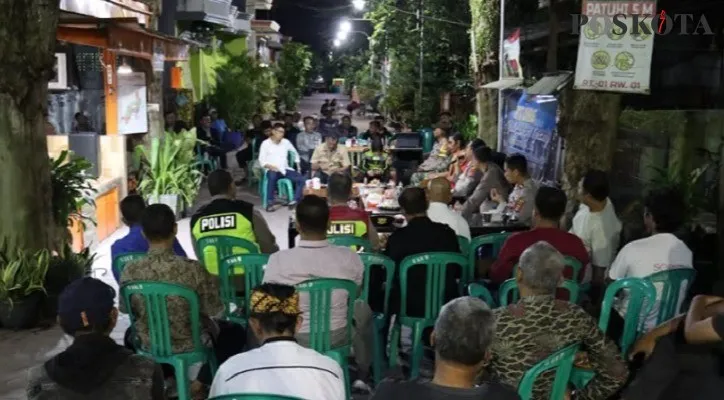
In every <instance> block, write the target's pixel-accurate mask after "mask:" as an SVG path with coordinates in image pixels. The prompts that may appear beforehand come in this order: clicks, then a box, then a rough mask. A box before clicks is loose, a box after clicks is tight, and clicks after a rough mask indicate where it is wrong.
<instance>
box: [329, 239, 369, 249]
mask: <svg viewBox="0 0 724 400" xmlns="http://www.w3.org/2000/svg"><path fill="white" fill-rule="evenodd" d="M327 241H328V242H329V243H330V244H333V245H335V246H342V247H349V248H351V249H352V250H353V251H357V249H359V248H360V247H361V248H362V249H363V250H362V251H366V252H371V251H372V243H370V241H369V240H367V239H365V238H361V237H359V236H353V235H327Z"/></svg>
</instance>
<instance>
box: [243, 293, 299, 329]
mask: <svg viewBox="0 0 724 400" xmlns="http://www.w3.org/2000/svg"><path fill="white" fill-rule="evenodd" d="M254 291H259V292H263V293H264V294H267V295H269V296H272V297H276V298H277V299H279V300H281V301H284V300H286V299H288V298H290V297H292V296H294V293H295V291H296V289H295V288H294V286H289V285H282V284H278V283H262V284H261V285H259V286H257V287H256V288H255V289H254ZM249 317H251V318H254V319H256V320H257V321H259V325H261V330H262V331H264V332H266V333H272V334H278V335H281V334H283V333H286V332H292V333H294V328H295V327H296V324H297V318H298V317H299V316H298V315H291V314H285V313H283V312H270V313H251V315H249Z"/></svg>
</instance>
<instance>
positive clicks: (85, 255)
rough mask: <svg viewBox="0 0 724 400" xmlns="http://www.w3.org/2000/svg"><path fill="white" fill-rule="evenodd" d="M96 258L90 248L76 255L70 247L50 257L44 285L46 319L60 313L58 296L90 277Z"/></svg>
mask: <svg viewBox="0 0 724 400" xmlns="http://www.w3.org/2000/svg"><path fill="white" fill-rule="evenodd" d="M95 258H96V254H95V253H91V252H90V248H85V249H84V250H83V251H81V252H80V253H76V252H74V251H73V249H71V247H70V246H66V247H65V248H64V249H63V250H62V251H61V252H60V253H58V254H55V255H53V256H51V257H50V261H49V264H48V272H47V274H46V275H45V281H44V285H43V286H44V287H45V292H46V296H45V300H44V302H43V307H42V310H41V311H42V312H41V314H42V315H43V317H44V318H45V319H53V318H55V316H56V315H57V312H58V296H60V293H62V292H63V289H65V287H66V286H68V284H70V283H71V282H73V281H75V280H76V279H79V278H81V277H83V276H86V275H90V273H91V270H92V268H93V262H94V261H95Z"/></svg>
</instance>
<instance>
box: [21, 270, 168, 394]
mask: <svg viewBox="0 0 724 400" xmlns="http://www.w3.org/2000/svg"><path fill="white" fill-rule="evenodd" d="M115 297H116V294H115V291H114V290H113V288H111V287H110V286H108V285H106V284H105V283H103V282H102V281H100V280H98V279H94V278H90V277H85V278H81V279H78V280H76V281H75V282H73V283H71V284H70V285H68V286H67V287H66V288H65V290H64V291H63V293H62V294H61V295H60V298H59V304H58V322H59V324H60V327H61V328H62V329H63V331H64V332H65V333H67V334H68V335H71V336H73V344H72V345H71V346H70V347H68V348H67V349H66V350H65V351H64V352H62V353H60V354H58V355H57V356H55V357H53V358H51V359H50V360H48V361H47V362H46V363H45V364H43V365H39V366H36V367H34V368H31V369H30V372H29V378H28V387H27V398H28V399H29V400H45V399H55V400H61V399H69V400H70V399H73V400H81V399H89V400H90V399H103V400H164V399H166V395H165V393H164V382H163V373H162V372H161V367H160V366H159V365H158V364H156V363H155V362H154V361H153V360H151V359H149V358H146V357H144V356H140V355H136V354H134V353H133V352H131V351H130V350H128V349H126V348H125V347H123V346H120V345H118V344H116V342H114V341H113V339H111V338H110V337H109V335H110V333H111V331H112V330H113V327H114V326H115V325H116V320H117V318H118V309H117V308H116V307H115V305H114V300H115Z"/></svg>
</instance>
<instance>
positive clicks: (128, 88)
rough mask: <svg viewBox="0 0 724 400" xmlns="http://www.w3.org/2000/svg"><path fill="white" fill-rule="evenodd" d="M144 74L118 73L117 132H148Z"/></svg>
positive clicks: (122, 133) (124, 133)
mask: <svg viewBox="0 0 724 400" xmlns="http://www.w3.org/2000/svg"><path fill="white" fill-rule="evenodd" d="M147 112H148V109H147V107H146V74H144V73H143V72H133V73H130V74H118V133H119V134H121V135H128V134H132V133H145V132H148V114H147Z"/></svg>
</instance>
